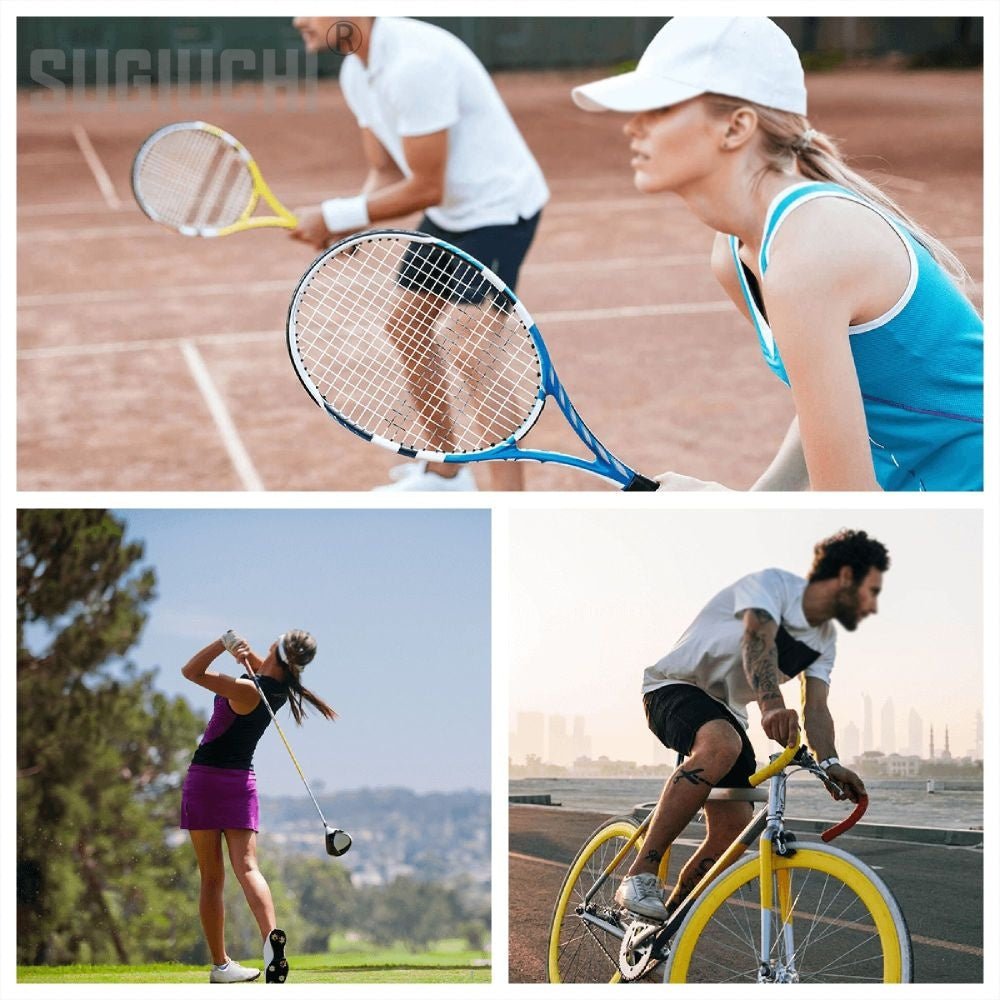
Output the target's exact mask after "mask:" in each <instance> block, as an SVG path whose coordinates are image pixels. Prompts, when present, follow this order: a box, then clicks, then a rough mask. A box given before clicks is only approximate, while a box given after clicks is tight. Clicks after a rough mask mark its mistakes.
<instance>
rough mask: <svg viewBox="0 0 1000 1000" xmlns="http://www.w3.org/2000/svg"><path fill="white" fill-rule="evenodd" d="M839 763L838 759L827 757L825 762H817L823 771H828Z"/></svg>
mask: <svg viewBox="0 0 1000 1000" xmlns="http://www.w3.org/2000/svg"><path fill="white" fill-rule="evenodd" d="M839 763H840V759H839V758H838V757H827V758H826V759H825V760H821V761H820V762H819V766H820V767H821V768H823V770H824V771H829V770H830V768H831V767H833V766H834V765H835V764H839Z"/></svg>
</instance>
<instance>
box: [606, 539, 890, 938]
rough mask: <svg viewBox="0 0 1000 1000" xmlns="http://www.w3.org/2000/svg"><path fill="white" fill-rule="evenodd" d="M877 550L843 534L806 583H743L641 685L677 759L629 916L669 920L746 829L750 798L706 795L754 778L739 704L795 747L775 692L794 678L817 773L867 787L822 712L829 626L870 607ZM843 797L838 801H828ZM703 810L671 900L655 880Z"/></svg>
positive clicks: (795, 579)
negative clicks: (701, 830) (753, 709)
mask: <svg viewBox="0 0 1000 1000" xmlns="http://www.w3.org/2000/svg"><path fill="white" fill-rule="evenodd" d="M888 568H889V555H888V552H887V550H886V548H885V546H884V545H882V544H881V542H878V541H876V540H875V539H874V538H869V537H868V535H867V534H866V533H865V532H864V531H849V530H845V531H841V532H839V533H837V534H836V535H833V536H832V537H830V538H827V539H824V540H823V541H821V542H819V543H818V544H817V545H816V547H815V549H814V559H813V565H812V569H811V570H810V572H809V577H808V579H807V580H804V579H802V578H801V577H799V576H796V575H795V574H793V573H789V572H787V571H785V570H781V569H765V570H761V571H760V572H757V573H751V574H750V575H749V576H745V577H743V578H742V579H740V580H737V581H736V583H734V584H732V586H729V587H726V588H725V590H722V591H721V592H720V593H718V594H716V595H715V597H713V598H712V599H711V600H710V601H709V602H708V604H707V605H705V607H704V608H703V609H702V611H701V612H700V613H699V614H698V616H697V617H696V618H695V620H694V621H693V622H692V623H691V625H689V626H688V628H687V630H686V631H685V632H684V634H683V635H682V636H681V637H680V639H679V640H678V641H677V642H676V643H675V645H674V647H673V649H671V650H670V652H669V653H667V655H666V656H664V657H663V658H662V659H661V660H660V661H659V662H657V663H655V664H654V665H653V666H651V667H649V668H648V669H647V670H646V672H645V676H644V679H643V685H642V694H643V705H644V706H645V709H646V718H647V719H648V721H649V728H650V729H651V730H652V731H653V733H655V734H656V737H657V738H658V739H659V740H660V742H661V743H663V744H664V745H665V746H667V747H669V748H671V749H673V750H676V751H678V752H679V753H681V754H684V755H685V758H686V759H685V760H684V761H683V763H681V764H680V766H678V768H677V770H676V771H674V773H673V774H672V775H671V776H670V777H669V778H668V779H667V782H666V784H665V785H664V788H663V791H662V793H661V794H660V800H659V802H658V803H657V805H656V809H655V810H654V812H653V818H652V820H651V822H650V826H649V830H648V832H647V834H646V838H645V840H644V841H643V847H642V851H641V853H640V854H639V856H637V857H636V859H635V862H634V863H633V864H632V866H631V868H630V869H629V871H628V873H627V875H626V878H625V879H624V880H623V881H622V884H621V886H620V887H619V889H618V892H617V893H616V894H615V899H616V900H617V901H618V902H619V903H620V904H621V905H622V906H624V907H625V908H626V909H628V910H630V911H631V912H632V913H635V914H638V915H640V916H642V917H645V918H647V919H650V920H666V919H667V918H668V917H669V915H670V914H671V913H672V912H673V910H674V909H676V908H677V906H679V905H680V903H681V902H682V901H683V900H684V898H685V897H686V896H687V894H688V893H689V892H690V891H691V890H692V889H693V888H694V886H695V885H696V884H697V883H698V882H699V881H700V880H701V878H702V877H703V876H704V874H705V873H706V872H707V871H708V870H709V869H710V868H711V867H712V865H713V864H715V862H716V860H717V859H718V858H719V856H720V855H721V854H722V852H723V851H724V850H725V849H726V848H727V847H729V845H730V844H731V843H732V842H733V840H734V839H735V838H736V836H737V835H738V834H739V833H740V831H741V830H742V829H743V827H744V826H746V824H747V823H748V822H749V820H750V816H751V812H752V807H751V805H750V803H749V802H741V801H735V800H723V799H709V798H708V793H709V792H710V791H711V790H712V789H713V788H748V787H749V780H748V779H749V778H750V775H751V774H753V772H754V771H755V770H757V765H756V760H755V758H754V752H753V748H752V747H751V745H750V741H749V740H748V739H747V735H746V730H747V726H748V720H747V713H746V706H747V705H748V704H749V703H750V702H751V701H756V702H757V704H758V705H759V706H760V713H761V726H762V728H763V730H764V732H765V733H766V734H767V735H768V736H769V737H770V738H771V739H772V740H775V741H776V742H777V743H780V744H781V745H782V746H790V745H792V744H793V743H796V742H797V741H798V739H799V716H798V712H797V710H796V709H794V708H787V707H786V706H785V700H784V698H783V697H782V694H781V690H780V687H781V685H782V684H783V683H784V682H785V681H787V680H790V679H791V678H793V677H799V678H800V683H801V689H802V703H803V721H804V724H805V733H806V738H807V740H808V741H809V745H810V746H811V748H812V750H813V753H814V754H815V755H816V758H817V759H818V760H819V761H820V766H821V767H823V769H824V770H825V771H826V773H827V774H828V775H829V776H830V778H832V779H833V780H834V781H835V782H837V784H838V785H840V786H841V787H842V788H843V789H844V792H845V794H846V797H847V798H849V799H851V801H852V802H856V801H858V799H859V798H860V797H861V796H862V795H864V794H865V786H864V782H863V781H862V780H861V778H860V777H859V776H858V775H857V774H855V773H854V772H853V771H851V770H849V769H848V768H846V767H844V765H843V764H841V763H840V761H839V760H838V759H837V750H836V746H835V742H834V725H833V718H832V716H831V715H830V710H829V707H828V705H827V695H828V692H829V685H830V674H831V672H832V670H833V663H834V655H835V646H836V629H835V628H834V624H833V623H834V622H835V621H837V622H840V624H841V625H842V626H843V627H844V628H845V629H847V630H848V631H849V632H853V631H854V630H855V629H856V628H857V627H858V624H859V623H860V622H861V621H862V620H863V619H865V618H867V617H868V615H873V614H875V613H876V612H877V611H878V597H879V593H880V592H881V590H882V574H883V573H884V572H885V571H886V570H888ZM836 797H844V796H836ZM702 807H704V809H705V821H706V824H707V833H706V836H705V840H704V841H703V842H702V844H701V845H700V846H699V848H698V850H697V851H695V853H694V855H693V856H692V857H691V859H690V860H689V861H688V863H687V864H686V865H685V866H684V868H683V869H682V871H681V873H680V877H679V878H678V880H677V885H676V886H675V887H674V890H673V892H672V894H671V895H670V897H669V898H668V899H666V900H665V899H664V895H665V893H664V890H663V888H662V887H661V886H660V884H659V880H658V878H657V868H658V866H659V863H660V860H661V858H662V857H663V854H664V852H665V851H666V849H667V847H668V846H669V845H670V844H671V843H672V842H673V841H674V839H675V838H676V837H677V836H678V835H679V834H680V832H681V831H682V830H683V829H684V827H685V826H687V824H688V823H689V822H690V821H691V819H692V818H693V817H694V815H695V814H696V813H697V812H698V810H699V809H701V808H702Z"/></svg>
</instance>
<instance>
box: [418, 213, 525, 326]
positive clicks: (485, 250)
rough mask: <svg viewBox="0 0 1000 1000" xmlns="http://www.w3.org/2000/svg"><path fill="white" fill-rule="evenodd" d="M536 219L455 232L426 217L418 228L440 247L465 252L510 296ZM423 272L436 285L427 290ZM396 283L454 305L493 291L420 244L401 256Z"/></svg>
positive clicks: (466, 269) (464, 267)
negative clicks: (509, 291)
mask: <svg viewBox="0 0 1000 1000" xmlns="http://www.w3.org/2000/svg"><path fill="white" fill-rule="evenodd" d="M541 217H542V213H541V212H538V213H537V214H535V215H533V216H532V217H531V218H530V219H519V220H518V221H517V222H515V223H514V224H513V225H508V226H480V227H479V228H478V229H468V230H466V231H464V232H454V231H452V230H450V229H442V228H441V227H440V226H437V225H435V224H434V223H433V222H431V220H430V219H429V218H427V216H426V215H425V216H424V217H423V218H422V219H421V220H420V223H419V225H418V227H417V228H418V229H419V230H420V232H422V233H426V234H427V235H428V236H433V237H434V238H435V239H439V240H444V242H445V243H450V244H452V246H456V247H458V248H459V249H460V250H464V251H465V252H466V253H467V254H469V256H470V257H475V258H476V260H478V261H479V262H480V263H482V264H485V265H486V266H487V267H488V268H489V269H490V270H491V271H492V272H493V273H494V274H496V275H497V277H499V278H500V279H501V281H503V283H504V284H505V285H506V286H507V287H508V288H509V289H510V290H511V291H514V289H515V288H516V287H517V277H518V274H519V272H520V270H521V264H522V262H523V261H524V258H525V256H526V255H527V253H528V248H529V247H530V246H531V243H532V240H534V238H535V231H536V230H537V229H538V220H539V219H540V218H541ZM428 273H430V274H432V275H434V278H435V281H436V283H437V284H436V285H431V286H428V284H427V281H426V275H427V274H428ZM398 280H399V284H400V286H401V287H402V288H416V287H418V286H419V288H420V290H421V291H424V292H430V293H432V294H435V295H439V296H440V297H441V298H444V299H447V300H448V301H449V302H454V303H469V304H472V305H479V303H480V302H482V300H483V298H484V297H485V296H486V294H487V292H491V291H493V286H492V285H490V284H489V283H488V282H486V281H483V280H482V279H481V278H480V279H479V280H477V279H476V277H475V274H473V273H472V269H471V268H470V267H468V266H467V265H465V264H463V263H462V262H461V261H455V260H454V259H452V258H447V257H446V255H444V254H442V253H441V252H440V251H439V250H435V248H434V247H432V246H428V245H427V244H421V243H413V244H411V245H410V247H409V249H408V250H407V251H406V254H405V256H404V257H403V260H402V262H401V264H400V268H399V279H398ZM495 297H496V296H495ZM505 301H506V300H505ZM497 305H498V306H501V307H502V303H499V302H498V303H497Z"/></svg>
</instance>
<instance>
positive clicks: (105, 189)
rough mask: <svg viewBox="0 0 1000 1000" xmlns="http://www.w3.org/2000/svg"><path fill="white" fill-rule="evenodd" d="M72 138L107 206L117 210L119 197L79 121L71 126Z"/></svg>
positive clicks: (120, 205) (119, 202) (120, 204)
mask: <svg viewBox="0 0 1000 1000" xmlns="http://www.w3.org/2000/svg"><path fill="white" fill-rule="evenodd" d="M73 138H74V139H76V144H77V145H78V146H79V147H80V152H81V153H83V158H84V159H85V160H86V161H87V166H88V167H90V172H91V173H92V174H93V175H94V180H95V181H97V186H98V187H99V188H100V189H101V194H102V195H104V200H105V201H106V202H107V205H108V208H110V209H111V210H112V211H114V212H117V211H118V210H119V209H120V208H121V207H122V201H121V198H119V197H118V192H117V191H115V186H114V184H112V183H111V178H110V177H109V176H108V172H107V171H106V170H105V169H104V164H103V163H101V159H100V157H99V156H98V155H97V150H96V149H94V144H93V143H92V142H91V141H90V136H89V135H87V130H86V129H85V128H84V127H83V126H82V125H81V124H80V123H79V122H77V123H76V125H74V126H73Z"/></svg>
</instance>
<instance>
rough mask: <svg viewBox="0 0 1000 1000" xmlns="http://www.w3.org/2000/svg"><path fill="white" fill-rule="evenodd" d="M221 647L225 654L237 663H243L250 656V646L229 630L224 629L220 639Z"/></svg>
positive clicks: (241, 637)
mask: <svg viewBox="0 0 1000 1000" xmlns="http://www.w3.org/2000/svg"><path fill="white" fill-rule="evenodd" d="M220 641H221V642H222V645H223V646H225V647H226V652H227V653H231V654H232V656H233V658H234V659H235V660H236V662H237V663H245V662H246V659H247V657H248V656H249V655H250V644H249V643H248V642H247V641H246V639H244V638H243V636H241V635H237V634H236V633H235V632H234V631H233V630H232V629H231V628H230V629H226V631H225V632H223V633H222V636H221V637H220Z"/></svg>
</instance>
